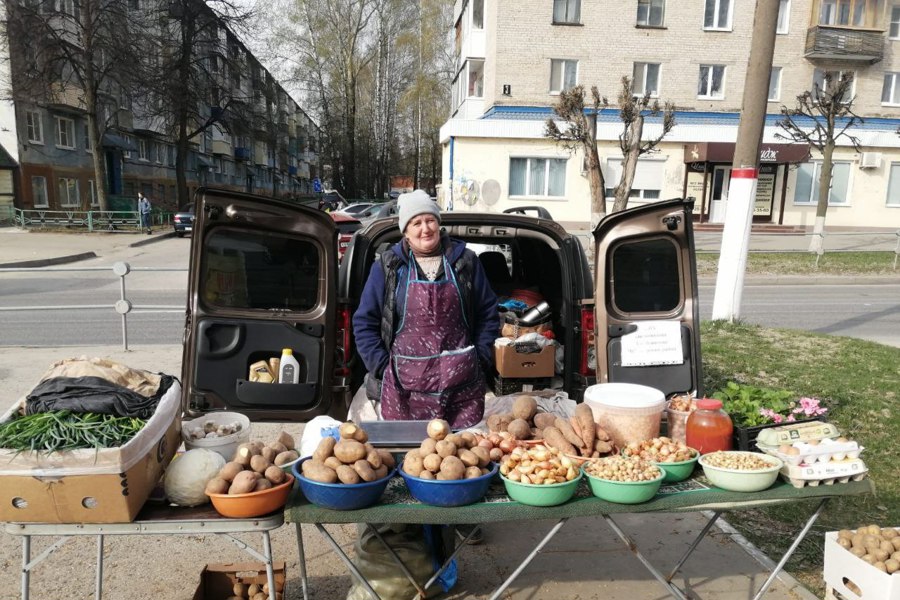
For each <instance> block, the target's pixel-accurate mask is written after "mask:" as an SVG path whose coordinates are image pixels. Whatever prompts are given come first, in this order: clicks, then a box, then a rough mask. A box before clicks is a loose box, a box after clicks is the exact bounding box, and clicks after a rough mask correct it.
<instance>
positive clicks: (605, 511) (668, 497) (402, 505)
mask: <svg viewBox="0 0 900 600" xmlns="http://www.w3.org/2000/svg"><path fill="white" fill-rule="evenodd" d="M676 485H677V486H678V487H671V486H670V487H664V488H662V489H661V492H662V493H659V494H657V495H656V497H655V498H653V499H652V500H650V501H649V502H645V503H643V504H614V503H611V502H606V501H604V500H600V499H599V498H596V497H594V496H593V495H592V494H591V492H590V489H589V488H588V487H587V483H586V482H582V484H581V485H580V487H579V489H578V492H577V493H576V495H575V497H574V498H573V499H572V500H570V501H569V502H567V503H565V504H562V505H560V506H554V507H547V508H541V507H533V506H525V505H523V504H519V503H518V502H513V501H511V500H509V498H508V497H507V496H506V493H505V491H504V488H503V485H502V483H501V482H500V481H496V482H495V483H494V484H492V487H491V489H490V490H489V491H488V494H487V496H485V498H484V500H483V501H481V502H479V503H477V504H472V505H469V506H462V507H457V508H440V507H434V506H428V505H424V504H420V503H418V502H416V501H415V500H414V499H412V498H411V497H410V496H409V492H408V490H407V489H406V486H405V484H404V483H403V480H402V478H400V477H396V478H395V479H394V480H392V481H391V482H390V483H389V484H388V489H387V490H386V491H385V493H384V495H383V496H382V498H381V502H380V503H379V504H376V505H375V506H372V507H370V508H366V509H362V510H351V511H335V510H329V509H325V508H320V507H318V506H315V505H313V504H310V503H309V502H308V501H307V500H306V499H305V498H304V497H303V495H302V494H301V493H300V492H299V491H297V492H296V493H295V494H294V495H293V496H292V497H291V499H290V500H289V501H288V504H287V506H286V507H285V513H284V516H285V520H286V521H287V522H289V523H294V524H295V527H296V532H297V551H298V555H299V566H300V579H301V584H302V586H303V598H304V600H308V598H309V595H308V580H307V575H306V557H305V554H304V546H303V533H302V531H301V527H300V525H301V524H302V523H309V524H313V525H314V526H315V527H316V529H318V531H319V533H321V534H322V535H323V536H324V537H325V540H326V541H327V542H328V543H329V545H330V546H331V548H332V550H334V551H335V552H336V553H337V554H338V556H339V558H341V560H342V561H343V562H344V564H345V565H346V566H347V568H348V569H349V570H350V572H351V573H352V574H353V575H354V576H355V577H356V578H357V579H359V580H360V582H361V583H362V584H363V586H365V587H366V588H367V589H368V591H369V593H370V594H371V595H372V597H373V598H378V595H377V594H376V592H375V591H374V590H373V589H372V587H371V585H370V584H369V583H368V582H367V581H366V580H365V578H364V577H363V576H362V574H361V573H360V572H359V571H358V570H357V569H356V567H355V565H353V563H352V562H351V560H350V558H349V557H348V556H347V555H346V554H345V553H344V552H343V551H342V550H341V548H340V546H339V545H338V544H337V542H335V540H334V539H333V538H332V536H331V534H330V533H329V532H328V530H327V529H326V528H325V525H326V524H339V523H407V524H430V523H441V524H448V525H451V524H480V523H492V522H500V521H530V520H540V519H552V520H555V521H556V524H555V525H554V526H553V527H552V528H551V529H550V531H549V532H548V533H547V534H546V535H545V536H544V537H543V539H541V540H540V541H539V542H538V544H537V545H536V547H535V548H534V549H533V550H532V551H531V552H530V553H529V554H528V555H527V556H526V557H525V558H524V559H523V560H522V562H521V564H520V565H519V566H518V567H517V568H516V569H515V570H514V571H513V572H512V573H511V574H510V575H509V577H508V578H507V579H506V581H504V582H503V583H502V584H501V585H500V586H499V587H498V588H497V590H496V591H495V592H494V593H493V595H492V596H491V600H496V599H497V598H499V597H500V596H501V594H502V593H503V591H504V590H505V589H506V588H507V587H509V585H510V584H511V583H512V582H513V581H514V580H515V579H516V577H518V575H519V574H520V573H521V572H522V571H523V570H524V569H525V568H526V567H527V566H528V564H529V563H531V561H532V560H534V558H535V557H536V556H537V555H538V554H539V553H540V551H541V549H542V548H543V547H544V546H545V545H546V544H547V543H548V542H549V541H550V540H551V539H552V538H553V536H554V535H556V533H557V532H558V531H559V530H560V529H561V528H562V527H563V525H565V523H566V522H567V521H568V520H569V519H571V518H572V517H587V516H596V515H600V516H602V517H603V519H604V520H605V521H606V522H607V524H609V526H610V527H611V528H612V530H613V531H614V532H615V533H616V534H617V535H618V536H619V537H620V538H621V539H622V541H623V542H625V544H626V545H627V546H628V547H629V548H631V549H632V551H633V552H634V554H635V555H636V557H637V558H638V559H639V560H640V561H641V563H642V564H643V565H644V566H645V567H646V568H647V569H648V570H649V571H650V573H651V574H652V575H653V576H654V577H655V578H656V579H657V580H658V581H659V582H660V583H661V584H662V585H663V587H665V588H666V590H667V591H668V593H669V594H670V595H671V596H673V597H675V598H678V599H679V600H686V599H687V596H686V595H685V591H684V590H682V589H681V588H679V587H678V586H677V585H676V584H675V583H674V582H673V579H674V577H675V575H676V573H677V572H678V571H679V569H680V568H681V566H682V565H683V564H684V563H685V561H687V559H688V558H689V557H690V555H691V553H692V552H693V551H694V549H695V548H696V547H697V545H698V544H699V543H700V541H701V540H702V539H703V538H704V537H705V536H706V534H707V533H708V532H709V531H710V529H711V528H712V526H713V524H714V523H715V521H716V519H718V518H719V516H720V515H721V514H722V513H723V512H727V511H737V510H745V509H751V508H759V507H763V506H771V505H776V504H790V503H795V502H801V501H804V500H818V503H817V504H816V507H815V509H814V510H813V511H812V514H811V515H810V517H809V518H808V520H807V521H806V523H805V524H804V525H803V527H802V529H801V530H800V532H799V533H798V534H797V535H796V537H795V538H794V541H793V543H792V544H791V545H790V547H789V548H788V549H787V551H786V552H785V553H784V556H782V557H781V559H780V560H779V561H778V564H777V565H776V566H775V568H774V569H773V570H772V572H771V573H770V575H769V577H768V579H767V580H766V581H765V582H764V583H763V585H762V587H761V588H760V589H759V591H758V592H757V593H756V595H755V596H754V600H759V598H761V597H762V596H763V594H765V592H766V590H767V589H768V588H769V586H771V585H772V583H773V582H774V580H775V577H776V576H777V574H778V572H779V571H781V569H782V568H783V567H784V565H785V564H786V563H787V561H788V559H789V558H790V557H791V555H792V554H793V553H794V550H796V548H797V546H798V545H799V544H800V542H801V541H802V540H803V538H804V537H805V536H806V534H807V532H809V530H810V528H811V527H812V526H813V523H815V521H816V519H818V517H819V515H820V514H821V513H822V510H823V509H824V508H825V505H826V504H827V503H828V501H829V500H830V499H831V498H834V497H838V496H859V495H865V494H871V493H873V492H874V485H873V484H872V482H871V480H869V479H864V480H862V481H851V482H847V483H841V484H835V485H818V486H815V487H803V488H795V487H793V486H792V485H790V484H788V483H785V482H782V481H778V482H776V483H775V484H774V485H773V486H772V487H770V488H769V489H767V490H764V491H762V492H754V493H741V492H728V491H724V490H721V489H718V488H714V487H711V486H709V484H708V482H706V481H705V480H703V479H702V476H700V477H698V478H697V479H691V480H688V482H686V483H684V484H676ZM678 490H689V491H678ZM697 511H711V512H712V517H711V518H710V519H709V520H708V521H707V523H706V524H705V525H704V527H703V528H702V529H701V530H700V532H699V533H698V534H697V537H696V539H695V540H694V541H693V542H692V543H691V545H690V547H689V548H688V550H687V552H686V553H685V554H684V556H682V558H681V560H679V561H678V563H677V564H676V565H675V566H674V568H672V569H671V571H669V572H668V574H664V573H663V572H661V571H660V570H658V569H657V568H656V567H655V566H654V565H652V564H651V563H650V561H649V560H647V558H646V557H645V556H644V555H643V554H641V552H640V551H639V550H638V549H637V547H636V545H635V543H634V541H633V540H632V539H631V538H630V537H629V536H628V534H627V533H626V532H625V531H623V530H622V529H621V528H620V527H619V525H618V524H617V523H616V522H615V520H614V519H613V518H612V515H614V514H620V513H644V512H655V513H659V512H663V513H668V512H671V513H678V512H697ZM462 546H463V544H459V545H458V546H457V548H456V550H455V551H454V552H453V554H452V555H451V556H450V558H448V559H447V562H446V563H445V565H444V566H445V567H446V566H447V565H448V564H449V561H450V560H451V559H452V558H453V557H454V556H455V555H456V554H457V553H458V552H459V551H460V549H461V548H462ZM394 559H395V560H397V561H398V562H399V559H398V558H397V557H396V556H394ZM401 568H403V567H402V563H401ZM407 577H409V574H408V572H407ZM436 577H437V576H436V575H435V577H434V578H433V579H432V581H433V580H434V579H436ZM430 584H431V581H430V582H428V583H427V584H426V585H425V586H421V587H420V586H418V585H417V588H418V589H420V590H422V589H427V587H428V586H429V585H430Z"/></svg>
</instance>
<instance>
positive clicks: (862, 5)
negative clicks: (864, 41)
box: [819, 0, 866, 27]
mask: <svg viewBox="0 0 900 600" xmlns="http://www.w3.org/2000/svg"><path fill="white" fill-rule="evenodd" d="M819 25H844V26H850V27H865V25H866V0H822V7H821V9H820V10H819Z"/></svg>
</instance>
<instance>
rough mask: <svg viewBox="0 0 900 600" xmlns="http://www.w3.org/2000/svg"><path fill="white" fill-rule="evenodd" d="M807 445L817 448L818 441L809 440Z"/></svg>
mask: <svg viewBox="0 0 900 600" xmlns="http://www.w3.org/2000/svg"><path fill="white" fill-rule="evenodd" d="M807 444H809V445H810V446H818V445H819V440H809V441H808V442H807Z"/></svg>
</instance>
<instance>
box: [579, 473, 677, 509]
mask: <svg viewBox="0 0 900 600" xmlns="http://www.w3.org/2000/svg"><path fill="white" fill-rule="evenodd" d="M581 472H582V473H584V474H585V475H587V478H588V485H590V486H591V491H592V492H593V493H594V495H595V496H597V497H598V498H600V499H601V500H606V501H607V502H615V503H616V504H640V503H641V502H646V501H647V500H650V499H651V498H653V496H655V495H656V492H658V491H659V486H661V485H662V482H663V477H665V476H666V472H665V471H664V470H663V469H662V468H660V474H659V477H657V478H656V479H651V480H650V481H611V480H609V479H600V478H599V477H594V476H593V475H591V474H590V473H588V472H587V471H585V470H584V467H581Z"/></svg>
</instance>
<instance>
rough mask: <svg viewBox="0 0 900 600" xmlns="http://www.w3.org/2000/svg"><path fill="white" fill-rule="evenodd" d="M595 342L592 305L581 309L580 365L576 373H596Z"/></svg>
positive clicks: (587, 374) (585, 374)
mask: <svg viewBox="0 0 900 600" xmlns="http://www.w3.org/2000/svg"><path fill="white" fill-rule="evenodd" d="M596 342H597V340H596V336H595V335H594V304H593V303H591V304H589V305H588V304H586V305H584V306H582V307H581V364H580V365H579V366H578V372H579V373H580V374H581V375H584V376H590V375H594V374H595V373H596V371H597V348H596V346H595V344H596Z"/></svg>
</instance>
